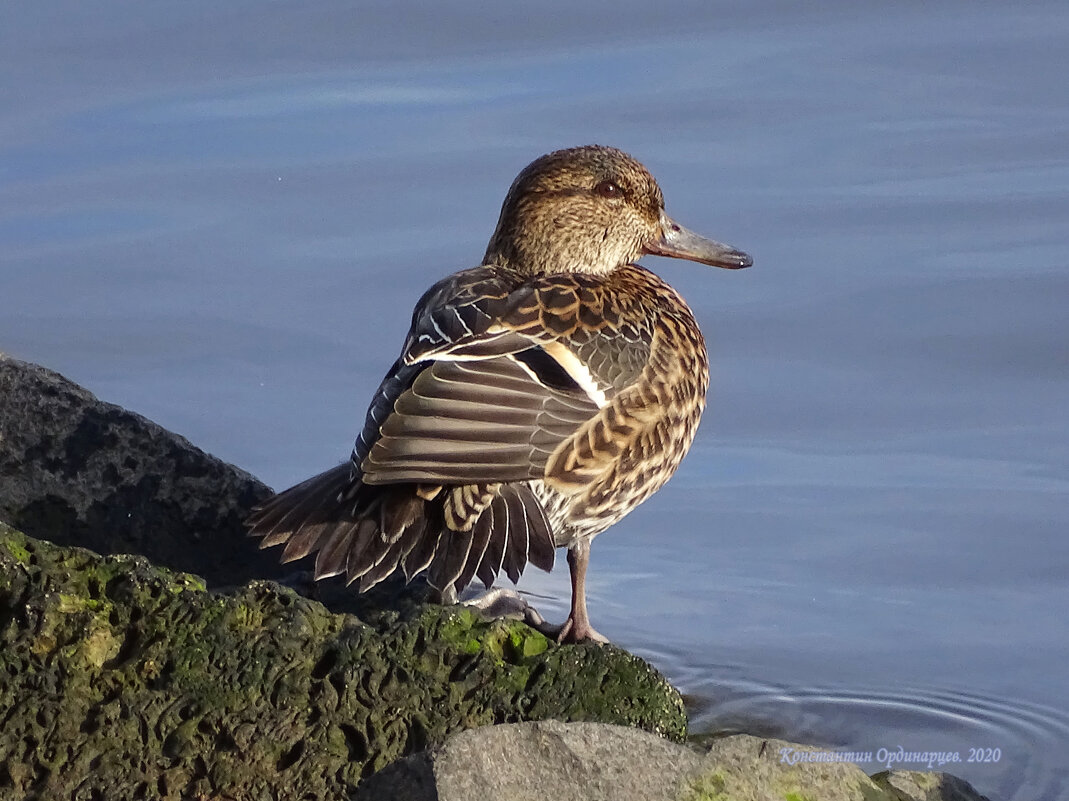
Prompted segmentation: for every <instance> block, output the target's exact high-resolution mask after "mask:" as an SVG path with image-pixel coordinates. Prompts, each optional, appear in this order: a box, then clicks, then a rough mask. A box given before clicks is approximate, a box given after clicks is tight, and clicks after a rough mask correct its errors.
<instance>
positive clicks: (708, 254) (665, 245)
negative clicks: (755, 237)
mask: <svg viewBox="0 0 1069 801" xmlns="http://www.w3.org/2000/svg"><path fill="white" fill-rule="evenodd" d="M646 252H647V253H649V254H650V255H653V256H670V257H671V258H673V259H686V260H687V261H696V262H700V263H701V264H709V265H711V266H713V267H725V268H727V269H729V270H739V269H741V268H743V267H749V266H750V265H751V264H753V259H751V258H750V256H749V255H748V254H746V253H743V252H742V251H741V250H735V248H733V247H731V246H730V245H725V244H723V243H722V242H714V241H713V240H712V239H706V238H705V237H704V236H699V235H698V234H696V233H694V232H693V231H688V230H687V229H686V228H684V227H683V226H682V225H680V224H679V223H677V222H676V221H675V220H673V219H672V218H671V217H669V216H668V215H667V214H665V213H664V212H663V211H662V212H661V236H660V237H659V238H657V239H655V240H653V241H652V242H650V243H649V244H647V245H646Z"/></svg>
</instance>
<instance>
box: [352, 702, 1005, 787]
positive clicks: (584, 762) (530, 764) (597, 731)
mask: <svg viewBox="0 0 1069 801" xmlns="http://www.w3.org/2000/svg"><path fill="white" fill-rule="evenodd" d="M781 748H792V749H794V750H795V751H797V750H800V749H801V750H805V746H795V745H792V744H790V743H785V742H782V741H779V740H765V739H761V738H758V737H750V736H749V735H745V734H739V735H733V736H730V737H723V738H720V739H716V740H714V741H713V742H712V744H711V745H710V746H708V747H706V748H702V749H699V748H694V747H691V746H686V745H680V744H676V743H670V742H668V741H666V740H664V739H661V738H659V737H656V736H654V735H651V734H649V733H647V732H642V731H637V730H635V729H629V728H624V727H620V726H612V725H604V724H596V723H561V722H559V721H552V720H549V721H541V722H533V723H515V724H509V725H502V726H493V727H486V728H482V729H473V730H470V731H465V732H461V733H460V734H456V735H454V736H452V737H451V738H450V739H449V740H447V741H446V742H445V744H444V745H442V746H440V747H438V748H433V749H429V750H427V751H425V752H423V753H420V754H414V755H412V756H409V757H406V758H404V759H402V760H400V761H398V762H395V763H394V764H392V765H390V766H389V767H388V768H386V769H384V770H382V771H381V772H379V773H377V774H375V775H374V776H372V777H370V778H369V779H368V780H367V781H365V782H364V783H362V784H361V785H360V787H359V789H358V790H357V792H356V794H355V795H354V796H353V800H354V801H392V800H393V799H397V800H398V801H400V800H402V799H403V801H468V800H469V799H472V798H494V799H552V801H729V799H736V798H737V799H754V800H755V801H758V800H762V801H763V800H764V799H767V800H768V801H784V799H786V801H912V799H918V801H920V799H924V801H985V799H983V797H982V796H980V795H979V794H978V793H976V791H975V790H973V789H972V788H971V787H970V786H969V785H968V784H967V783H965V782H963V781H961V780H960V779H954V778H953V777H948V776H943V775H942V774H932V773H926V774H914V773H907V772H896V773H895V774H891V775H892V776H894V777H895V779H894V780H893V781H892V782H889V783H888V782H884V783H878V782H875V781H873V780H872V779H870V778H869V777H868V776H866V775H865V773H864V772H863V771H862V770H861V769H860V768H858V767H857V766H856V765H854V764H852V763H849V762H838V763H828V762H797V763H795V764H787V763H786V762H784V761H783V760H782V759H781V751H780V749H781ZM882 775H883V776H886V775H887V774H882ZM921 785H923V786H924V787H926V789H925V790H924V793H925V794H920V795H909V794H904V792H903V791H902V790H900V789H899V788H902V787H906V786H921Z"/></svg>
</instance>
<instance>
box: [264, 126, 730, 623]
mask: <svg viewBox="0 0 1069 801" xmlns="http://www.w3.org/2000/svg"><path fill="white" fill-rule="evenodd" d="M645 254H655V255H662V256H672V257H676V258H683V259H689V260H691V261H698V262H702V263H705V264H711V265H714V266H718V267H729V268H739V267H746V266H749V264H750V257H749V256H747V255H746V254H744V253H741V252H739V251H736V250H733V249H732V248H730V247H728V246H726V245H721V244H719V243H717V242H713V241H711V240H708V239H703V238H701V237H699V236H697V235H696V234H693V233H691V232H690V231H687V230H686V229H684V228H682V227H680V226H679V225H678V224H676V223H675V222H673V221H672V220H671V219H670V218H669V217H668V216H667V215H666V214H665V212H664V199H663V196H662V195H661V190H660V188H659V187H658V186H657V183H656V181H654V179H653V177H652V176H651V175H650V174H649V172H647V170H646V169H645V168H644V167H643V166H642V165H641V164H639V163H638V162H637V161H635V160H634V159H633V158H631V157H630V156H628V155H626V154H625V153H622V152H620V151H619V150H615V149H613V148H608V147H600V146H589V147H581V148H574V149H571V150H561V151H557V152H555V153H550V154H549V155H547V156H543V157H542V158H540V159H538V160H536V161H535V162H533V163H532V164H531V165H529V166H528V167H527V168H526V169H524V170H523V172H521V173H520V175H519V176H518V177H517V178H516V180H515V182H514V183H513V184H512V188H511V189H510V190H509V193H508V196H507V197H506V198H505V202H504V205H503V207H502V209H501V217H500V219H499V221H498V224H497V229H496V230H495V231H494V234H493V236H492V237H491V239H490V244H489V247H488V248H487V251H486V255H485V256H484V258H483V264H482V265H481V266H479V267H474V268H472V269H469V270H462V271H461V272H458V273H454V274H453V275H450V276H448V277H446V278H443V279H442V280H441V281H439V282H438V283H437V284H435V285H434V286H432V287H431V288H430V289H429V290H428V291H427V292H426V293H425V294H424V295H423V297H422V298H420V300H419V302H418V303H417V304H416V309H415V312H414V313H413V315H412V326H411V329H410V331H409V334H408V338H407V339H406V341H405V343H404V347H403V348H402V351H401V357H400V358H399V359H398V360H397V361H396V362H395V363H394V365H393V367H392V368H391V369H390V371H389V372H388V373H387V375H386V378H385V379H384V380H383V382H382V384H381V386H380V387H379V390H378V392H377V393H376V394H375V397H374V399H373V400H372V402H371V406H370V408H369V409H368V413H367V420H366V422H365V424H364V428H363V431H361V433H360V435H359V437H358V438H357V441H356V447H355V448H354V450H353V454H352V458H351V461H350V462H349V463H347V464H344V465H341V466H339V467H336V468H333V469H331V470H328V471H326V472H325V473H322V474H320V475H318V476H315V477H314V478H311V479H308V480H307V481H305V482H303V483H302V484H298V485H297V486H295V487H292V488H291V489H288V490H286V491H285V492H282V493H280V494H279V495H277V496H275V497H274V498H272V499H271V500H269V501H268V502H267V503H265V504H264V505H263V506H262V507H261V508H259V509H258V510H256V511H255V512H254V514H253V515H252V516H251V517H250V520H249V525H250V528H251V532H250V533H251V534H252V535H254V536H259V537H262V538H263V540H262V542H261V547H264V548H266V547H270V546H273V545H283V544H284V545H285V549H284V550H283V552H282V559H283V561H290V560H293V559H299V558H301V557H303V556H307V555H309V554H312V553H316V554H317V555H316V563H315V575H316V578H322V577H325V576H332V575H337V574H344V575H345V576H346V578H347V580H348V581H349V582H350V583H351V582H359V585H358V586H359V589H360V590H361V591H363V590H366V589H367V588H368V587H371V586H373V585H374V584H375V583H377V582H378V581H381V580H382V579H383V578H385V577H386V576H388V575H390V574H391V573H393V572H395V571H397V570H401V571H403V572H404V574H405V576H406V577H408V578H411V577H413V576H414V575H416V574H417V573H421V572H423V571H427V575H428V579H429V581H430V583H431V584H432V585H433V586H435V587H437V588H439V589H440V590H443V592H444V594H445V596H446V597H449V596H451V595H453V591H454V590H456V591H459V590H461V589H463V587H464V586H465V585H467V584H468V583H469V582H470V581H471V580H472V579H473V578H474V577H478V578H479V579H480V580H481V581H482V582H483V583H484V584H485V585H486V586H487V587H489V586H490V585H491V584H492V583H493V581H494V580H495V578H496V577H497V576H498V575H499V574H500V573H502V572H504V573H505V574H506V575H507V576H508V577H509V578H510V579H511V580H512V581H514V582H515V581H516V580H517V579H518V578H519V576H520V573H521V572H522V571H523V569H524V567H525V565H526V564H527V563H531V564H533V565H535V566H536V567H540V568H542V569H543V570H549V569H550V568H552V566H553V555H554V549H555V548H558V547H565V548H568V562H569V566H570V568H571V573H572V609H571V614H570V615H569V618H568V620H567V621H566V623H565V624H564V625H563V626H562V627H560V629H559V631H558V634H559V637H560V639H562V640H571V641H574V640H582V639H588V638H594V639H600V635H598V634H597V632H596V631H594V629H593V628H592V627H591V626H590V622H589V619H588V617H587V611H586V598H585V591H584V578H585V574H586V566H587V559H588V550H589V543H590V540H591V539H593V537H594V536H596V535H597V534H599V533H601V532H602V531H604V530H605V529H606V528H608V527H609V526H611V525H612V524H613V523H615V522H616V521H617V520H619V519H620V518H621V517H623V516H624V515H626V514H627V513H628V512H629V511H631V510H632V509H633V508H634V507H635V506H636V505H638V504H639V503H641V502H642V501H644V500H645V499H646V498H648V497H649V496H650V495H651V494H653V493H654V492H656V491H657V490H658V489H659V488H660V487H661V486H662V485H663V484H664V483H665V481H667V480H668V478H669V477H670V476H671V475H672V473H673V472H675V469H676V467H677V466H678V465H679V462H680V460H681V459H682V458H683V456H684V454H685V453H686V452H687V449H688V448H689V447H690V444H691V441H692V440H693V439H694V434H695V431H696V430H697V426H698V419H699V418H700V417H701V413H702V410H703V408H704V406H705V393H706V389H707V387H708V382H709V370H708V361H707V357H706V352H705V343H704V341H703V339H702V335H701V331H700V330H699V329H698V325H697V322H696V321H695V319H694V316H693V314H692V313H691V311H690V309H689V308H688V307H687V304H686V303H685V302H684V301H683V299H682V298H681V297H680V296H679V294H678V293H676V291H675V290H673V289H672V288H671V287H670V286H668V284H666V283H665V282H664V281H662V280H661V279H660V278H658V277H657V276H656V275H654V274H653V273H651V272H649V271H648V270H646V269H645V268H643V267H640V266H638V265H637V264H634V263H633V262H634V261H635V260H637V259H638V258H640V257H641V256H643V255H645Z"/></svg>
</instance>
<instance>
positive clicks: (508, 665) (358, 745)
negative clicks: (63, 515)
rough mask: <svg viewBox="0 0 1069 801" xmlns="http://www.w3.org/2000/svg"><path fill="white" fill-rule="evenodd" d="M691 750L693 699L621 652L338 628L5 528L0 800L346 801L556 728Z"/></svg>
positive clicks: (365, 624)
mask: <svg viewBox="0 0 1069 801" xmlns="http://www.w3.org/2000/svg"><path fill="white" fill-rule="evenodd" d="M551 718H552V719H561V720H584V721H599V722H607V723H618V724H624V725H631V726H637V727H640V728H643V729H646V730H649V731H652V732H656V733H659V734H661V735H663V736H666V737H668V738H671V739H675V740H680V739H682V738H683V736H684V734H685V729H686V718H685V713H684V711H683V705H682V701H681V699H680V697H679V694H678V693H677V692H676V691H675V690H674V689H673V688H672V687H671V686H670V685H669V684H668V683H667V682H666V681H665V680H664V678H663V677H662V676H661V675H660V674H658V673H657V672H656V671H654V670H653V669H652V668H650V667H649V666H648V665H647V664H646V663H645V662H643V661H642V660H640V659H638V658H637V657H634V656H632V655H630V654H627V653H626V652H623V651H620V650H618V649H616V648H613V647H611V646H608V647H601V646H597V645H581V646H557V645H556V644H555V643H551V642H548V641H547V640H546V639H545V637H543V636H542V635H541V634H539V633H538V632H535V631H534V630H532V629H530V628H528V627H527V626H525V625H523V624H521V623H518V622H513V621H494V622H485V621H482V620H481V619H479V618H478V617H477V616H476V615H475V614H474V613H472V612H471V611H470V610H468V609H465V608H460V607H438V606H432V605H417V604H411V605H409V606H408V607H405V608H402V609H401V610H400V611H392V612H383V613H381V614H378V615H376V616H375V617H374V618H373V619H371V618H367V619H365V620H360V619H358V618H356V617H354V616H352V615H335V614H331V613H330V612H328V611H327V610H326V609H324V608H323V607H322V606H321V605H320V604H318V603H317V602H315V601H311V600H308V599H306V598H302V597H300V596H298V595H296V594H295V593H293V592H291V591H289V590H287V589H284V588H282V587H279V586H278V585H276V584H273V583H268V582H254V583H252V584H249V585H247V586H245V587H243V588H242V589H241V590H240V591H238V592H236V593H232V594H216V593H212V592H209V591H207V590H206V589H205V586H204V582H203V581H202V580H200V579H198V578H197V577H194V576H191V575H188V574H183V573H173V572H170V571H167V570H164V569H161V568H156V567H154V566H152V565H151V564H150V563H149V562H147V561H146V560H145V559H143V558H140V557H125V556H111V557H101V556H98V555H96V554H94V553H92V552H90V551H86V550H83V549H80V548H67V547H59V546H55V545H52V544H50V543H47V542H44V541H40V540H34V539H32V538H29V537H26V536H25V535H23V534H21V533H19V532H17V531H15V530H14V529H11V528H9V527H7V526H5V525H3V524H0V720H2V721H4V725H3V727H2V731H0V797H19V798H48V799H64V798H70V799H83V798H84V799H96V798H100V799H104V798H107V799H123V798H164V799H166V798H199V797H203V798H215V797H220V798H223V797H233V798H279V797H285V798H302V799H320V798H322V799H326V798H344V797H346V796H347V795H348V794H349V793H351V792H352V791H353V790H354V789H355V788H356V786H357V785H358V784H359V782H360V780H361V778H363V777H366V776H368V775H370V774H371V773H373V772H375V771H377V770H379V769H381V768H382V767H384V766H385V765H387V764H389V763H391V762H393V761H395V760H397V759H398V758H400V757H402V756H404V755H406V754H410V753H413V752H415V751H419V750H421V749H423V748H426V747H427V746H429V745H434V744H436V743H439V742H442V741H444V739H445V738H446V737H447V736H448V735H449V734H451V733H453V732H456V731H459V730H462V729H468V728H472V727H475V726H482V725H486V724H491V723H502V722H517V721H524V720H540V719H551Z"/></svg>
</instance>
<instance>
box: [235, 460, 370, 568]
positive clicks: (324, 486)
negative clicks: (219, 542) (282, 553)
mask: <svg viewBox="0 0 1069 801" xmlns="http://www.w3.org/2000/svg"><path fill="white" fill-rule="evenodd" d="M352 483H353V480H352V467H351V466H350V465H349V464H348V463H346V464H340V465H338V466H337V467H332V468H331V469H330V470H327V471H326V472H323V473H320V474H319V475H318V476H313V477H312V478H310V479H308V480H307V481H302V482H301V483H300V484H298V485H297V486H295V487H290V488H289V489H288V490H285V491H284V492H280V493H279V494H278V495H276V496H274V497H273V498H270V499H268V500H267V501H265V502H264V503H262V504H261V505H260V506H258V507H256V508H255V509H253V510H252V514H250V515H249V519H248V520H247V521H245V524H246V525H247V526H248V527H249V536H250V537H263V541H262V542H261V543H260V547H261V548H270V547H271V546H272V545H281V544H282V543H284V542H288V541H289V540H290V538H291V537H292V536H293V535H294V534H295V533H296V532H297V530H298V529H300V528H301V527H302V526H303V525H304V524H307V523H326V522H333V521H336V520H337V519H338V512H339V511H340V509H341V507H342V504H341V503H340V501H339V498H340V497H341V494H342V493H343V492H345V491H346V490H347V489H349V487H350V486H351V485H352Z"/></svg>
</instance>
